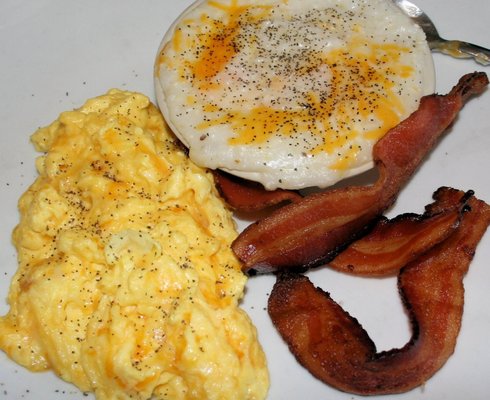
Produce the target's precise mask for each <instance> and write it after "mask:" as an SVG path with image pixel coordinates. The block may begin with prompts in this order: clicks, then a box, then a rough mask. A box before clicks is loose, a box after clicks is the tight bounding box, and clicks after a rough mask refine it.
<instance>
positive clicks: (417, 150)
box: [232, 72, 488, 272]
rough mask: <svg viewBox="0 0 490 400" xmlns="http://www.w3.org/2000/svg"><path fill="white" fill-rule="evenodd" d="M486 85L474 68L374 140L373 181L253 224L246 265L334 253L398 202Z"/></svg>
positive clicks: (313, 259) (240, 252)
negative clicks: (431, 152)
mask: <svg viewBox="0 0 490 400" xmlns="http://www.w3.org/2000/svg"><path fill="white" fill-rule="evenodd" d="M487 85H488V77H487V75H486V74H485V73H483V72H474V73H470V74H467V75H464V76H463V77H462V78H461V79H460V80H459V82H458V84H457V85H455V86H454V88H453V89H452V90H451V91H450V93H448V94H447V95H435V94H434V95H429V96H424V97H423V98H422V100H421V102H420V106H419V108H418V109H417V111H415V112H414V113H413V114H411V115H410V117H408V118H407V119H405V120H404V121H402V122H401V123H400V124H399V125H397V126H396V127H395V128H393V129H391V130H390V131H389V132H388V134H386V135H385V136H384V137H383V138H382V139H381V140H380V141H378V142H377V144H376V145H375V147H374V149H373V158H374V160H375V163H376V166H377V169H378V171H379V177H378V179H377V181H376V182H375V183H374V184H373V185H370V186H348V187H344V188H339V189H334V190H327V191H324V192H320V193H315V194H312V195H309V196H306V197H305V198H303V199H301V200H299V201H296V202H294V203H292V204H288V205H286V206H284V207H281V208H279V209H278V210H276V211H274V212H273V213H271V214H270V215H268V216H267V217H265V218H263V219H261V220H259V221H257V222H255V223H254V224H252V225H250V226H248V227H247V228H246V229H245V230H244V231H243V232H242V233H240V235H239V236H238V238H237V239H236V240H235V241H234V242H233V245H232V248H233V250H234V252H235V254H236V255H237V256H238V257H239V258H240V259H241V260H242V262H243V264H244V267H243V269H244V271H246V272H251V271H254V272H270V271H277V270H281V269H289V268H296V269H297V268H307V267H311V266H316V265H319V264H321V263H324V262H326V261H328V260H329V259H332V258H333V257H334V256H335V255H336V253H338V251H339V250H340V249H342V248H343V247H344V246H346V245H347V244H348V243H349V241H352V240H354V239H355V238H356V235H359V234H361V233H362V231H363V229H365V228H366V227H367V226H368V225H369V224H370V223H372V222H373V221H374V220H375V219H376V218H378V217H379V216H380V215H381V214H382V213H383V212H384V211H385V210H386V209H387V208H388V207H389V206H390V205H391V204H392V203H393V201H394V200H395V198H396V197H397V195H398V192H399V191H400V189H401V188H402V187H403V185H404V184H405V182H406V181H407V180H408V179H409V178H410V177H411V176H412V174H413V173H414V171H415V170H416V169H417V167H418V165H419V164H420V162H421V161H422V159H423V158H424V157H425V155H426V154H427V153H428V152H429V150H430V149H431V148H432V147H433V146H434V144H435V143H436V141H437V139H438V138H439V137H440V136H441V135H442V134H443V132H444V131H445V130H446V128H447V127H448V126H449V125H450V124H451V123H452V122H453V121H454V119H455V118H456V116H457V114H458V112H459V111H460V109H461V108H462V107H463V105H464V104H465V102H466V101H467V100H468V99H469V98H470V97H471V96H472V95H476V94H479V93H481V92H482V91H483V90H484V89H485V87H486V86H487Z"/></svg>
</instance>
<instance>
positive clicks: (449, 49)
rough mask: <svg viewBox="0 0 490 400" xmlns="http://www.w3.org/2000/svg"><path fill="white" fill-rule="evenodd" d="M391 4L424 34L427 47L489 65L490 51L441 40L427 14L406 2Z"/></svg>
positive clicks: (474, 45)
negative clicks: (411, 20) (410, 19)
mask: <svg viewBox="0 0 490 400" xmlns="http://www.w3.org/2000/svg"><path fill="white" fill-rule="evenodd" d="M393 2H394V3H395V4H396V5H397V6H398V7H399V8H400V9H401V10H402V11H403V12H404V13H405V14H406V15H408V16H409V17H410V18H412V19H413V20H414V21H415V23H417V24H418V25H419V26H420V27H421V28H422V30H423V31H424V32H425V36H426V38H427V42H428V43H429V47H430V49H431V50H433V51H439V52H441V53H444V54H448V55H450V56H452V57H456V58H471V57H473V58H474V59H475V61H477V62H479V63H480V64H483V65H489V64H490V50H489V49H486V48H484V47H481V46H478V45H476V44H472V43H468V42H463V41H460V40H446V39H443V38H442V37H441V36H440V35H439V33H438V32H437V29H436V27H435V25H434V23H433V22H432V21H431V20H430V18H429V17H428V16H427V14H426V13H425V12H424V11H423V10H421V9H420V8H419V7H418V6H416V5H415V4H413V3H411V2H409V1H408V0H393Z"/></svg>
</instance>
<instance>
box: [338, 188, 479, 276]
mask: <svg viewBox="0 0 490 400" xmlns="http://www.w3.org/2000/svg"><path fill="white" fill-rule="evenodd" d="M447 192H448V190H447V189H446V188H440V189H439V190H437V191H436V192H435V193H434V199H435V202H434V203H432V204H431V205H428V206H427V207H426V211H425V212H424V214H422V215H418V214H402V215H399V216H397V217H395V218H393V219H391V220H389V219H387V218H383V219H381V220H380V221H379V222H378V223H377V224H376V225H375V227H374V228H373V230H372V231H370V232H369V233H368V234H367V235H365V236H363V237H362V238H360V239H358V240H356V241H355V242H353V243H351V245H350V246H348V247H347V248H346V249H345V250H343V251H342V252H341V253H340V254H338V255H337V257H335V258H334V259H333V260H332V261H330V262H329V264H328V265H329V266H330V267H331V268H333V269H335V270H337V271H341V272H346V273H349V274H353V275H361V276H377V277H380V276H387V275H393V274H397V273H398V272H399V270H400V267H402V266H404V265H406V264H408V263H409V262H410V261H412V260H414V259H415V258H417V257H418V256H419V255H421V254H423V253H425V252H426V251H427V250H428V249H430V248H431V247H433V246H434V245H436V244H437V243H439V242H441V241H443V240H444V239H446V238H447V237H448V236H449V235H450V234H451V233H453V232H454V230H455V229H456V228H457V227H458V226H459V221H460V217H461V213H462V210H463V208H464V205H465V204H466V200H467V197H468V196H471V195H472V194H473V192H471V191H470V192H468V193H467V194H466V195H465V196H463V197H462V198H459V197H457V196H448V195H447Z"/></svg>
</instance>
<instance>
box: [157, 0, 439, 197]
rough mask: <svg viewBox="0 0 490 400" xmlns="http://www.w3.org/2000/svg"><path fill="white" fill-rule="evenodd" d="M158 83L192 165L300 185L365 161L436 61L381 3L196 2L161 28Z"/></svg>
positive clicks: (326, 179)
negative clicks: (433, 60)
mask: <svg viewBox="0 0 490 400" xmlns="http://www.w3.org/2000/svg"><path fill="white" fill-rule="evenodd" d="M155 87H156V93H157V98H158V103H159V106H160V108H161V110H162V112H163V114H164V116H165V118H166V120H167V122H168V123H169V125H170V126H171V128H172V129H173V130H174V132H175V133H176V135H177V136H178V137H179V138H180V139H181V140H182V141H183V142H184V144H185V145H186V146H187V147H188V148H189V154H190V157H191V158H192V159H193V160H194V161H195V162H196V163H198V164H199V165H201V166H205V167H209V168H213V169H214V168H220V169H223V170H225V171H227V172H230V173H232V174H235V175H237V176H241V177H244V178H247V179H251V180H254V181H258V182H261V183H262V184H263V185H264V186H265V187H266V188H268V189H274V188H278V187H281V188H287V189H302V188H306V187H312V186H318V187H327V186H330V185H332V184H334V183H335V182H337V181H339V180H341V179H343V178H346V177H348V176H352V175H355V174H358V173H360V172H363V171H365V170H367V169H369V168H370V167H372V156H371V150H372V147H373V145H374V143H376V141H377V140H378V139H379V138H380V137H382V136H383V135H384V134H385V133H386V132H387V131H388V130H389V129H390V128H392V127H393V126H395V125H396V124H398V122H400V121H401V120H402V119H404V118H406V117H407V116H408V115H409V114H410V113H412V112H413V111H414V110H415V109H416V108H417V106H418V102H419V99H420V97H421V96H423V95H425V94H429V93H432V92H433V90H434V69H433V64H432V58H431V54H430V50H429V48H428V45H427V42H426V40H425V36H424V34H423V32H422V30H421V29H420V28H419V27H418V26H417V25H415V24H414V23H413V22H412V21H410V20H409V19H408V17H406V16H405V15H403V14H402V13H401V12H400V11H399V10H398V9H397V8H396V6H394V5H393V4H392V2H391V1H389V0H373V1H366V0H337V1H336V0H262V1H257V0H200V1H197V2H196V3H194V4H193V5H192V6H191V7H189V8H188V9H187V10H186V11H185V12H184V13H183V14H182V15H181V16H180V17H179V18H178V19H177V20H176V21H175V23H174V24H173V25H172V27H171V28H170V29H169V31H168V32H167V34H166V35H165V37H164V39H163V41H162V43H161V46H160V49H159V52H158V56H157V60H156V65H155Z"/></svg>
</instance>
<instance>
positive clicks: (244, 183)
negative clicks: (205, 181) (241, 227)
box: [213, 170, 302, 212]
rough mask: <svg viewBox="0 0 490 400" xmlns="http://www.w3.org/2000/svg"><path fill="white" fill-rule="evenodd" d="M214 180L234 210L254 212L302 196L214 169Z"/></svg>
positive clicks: (295, 199) (298, 198) (292, 191)
mask: <svg viewBox="0 0 490 400" xmlns="http://www.w3.org/2000/svg"><path fill="white" fill-rule="evenodd" d="M213 176H214V181H215V184H216V187H217V188H218V191H219V192H220V194H221V196H222V197H223V199H224V200H225V201H226V202H227V203H228V205H229V206H230V207H232V208H233V209H234V210H235V211H239V212H256V211H261V210H264V209H266V208H269V207H273V206H277V205H279V204H283V203H289V202H294V201H297V200H300V199H301V198H302V196H301V195H300V194H299V193H298V192H296V191H294V190H284V189H276V190H266V189H265V188H264V187H263V186H262V185H261V184H259V183H257V182H252V181H248V180H246V179H242V178H238V177H236V176H231V175H230V174H227V173H226V172H223V171H219V170H214V171H213Z"/></svg>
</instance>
